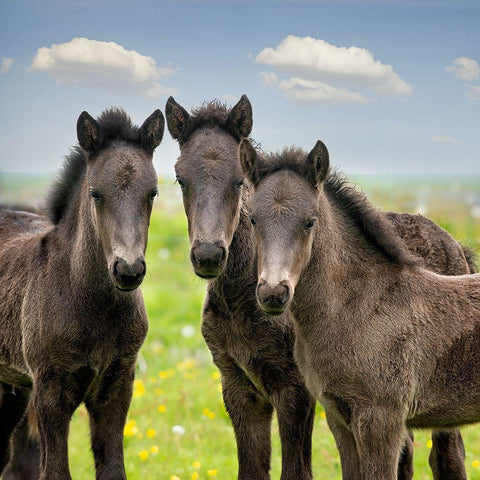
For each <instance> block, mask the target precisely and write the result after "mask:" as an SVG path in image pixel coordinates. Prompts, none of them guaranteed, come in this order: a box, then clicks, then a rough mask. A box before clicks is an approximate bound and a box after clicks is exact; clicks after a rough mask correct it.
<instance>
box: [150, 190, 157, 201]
mask: <svg viewBox="0 0 480 480" xmlns="http://www.w3.org/2000/svg"><path fill="white" fill-rule="evenodd" d="M157 195H158V190H157V189H155V190H152V191H151V193H150V201H151V202H153V201H154V200H155V197H156V196H157Z"/></svg>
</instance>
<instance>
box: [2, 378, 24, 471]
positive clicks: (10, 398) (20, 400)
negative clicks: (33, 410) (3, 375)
mask: <svg viewBox="0 0 480 480" xmlns="http://www.w3.org/2000/svg"><path fill="white" fill-rule="evenodd" d="M29 395H30V391H29V390H25V389H22V388H15V387H13V386H12V385H8V384H7V383H3V382H0V473H2V472H3V469H4V468H5V466H6V465H7V463H8V460H9V458H10V438H11V436H12V433H13V431H14V430H15V427H16V426H17V424H18V423H19V422H20V420H21V419H22V417H23V415H24V413H25V410H26V408H27V404H28V397H29Z"/></svg>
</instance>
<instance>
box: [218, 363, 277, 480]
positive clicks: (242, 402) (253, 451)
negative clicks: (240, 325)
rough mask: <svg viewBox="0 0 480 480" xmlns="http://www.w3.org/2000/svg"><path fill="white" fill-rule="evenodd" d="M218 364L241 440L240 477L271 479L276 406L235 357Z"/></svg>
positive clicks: (256, 479) (234, 427)
mask: <svg viewBox="0 0 480 480" xmlns="http://www.w3.org/2000/svg"><path fill="white" fill-rule="evenodd" d="M217 360H218V359H217ZM216 363H217V362H216ZM217 366H218V367H219V368H220V371H221V374H222V387H223V400H224V402H225V407H226V409H227V412H228V414H229V416H230V419H231V421H232V424H233V430H234V432H235V438H236V441H237V455H238V480H252V479H255V480H268V479H269V478H270V475H269V471H270V452H271V445H270V430H271V422H272V415H273V406H272V405H271V403H270V402H269V401H268V400H267V399H266V398H265V397H263V396H262V394H261V393H260V392H259V391H258V390H257V388H256V387H255V386H254V385H253V384H252V382H251V381H250V380H249V379H248V378H247V376H246V375H245V373H244V372H243V370H241V369H240V368H239V367H238V366H237V365H236V364H235V363H234V362H233V361H227V360H226V359H223V360H222V361H219V362H218V363H217Z"/></svg>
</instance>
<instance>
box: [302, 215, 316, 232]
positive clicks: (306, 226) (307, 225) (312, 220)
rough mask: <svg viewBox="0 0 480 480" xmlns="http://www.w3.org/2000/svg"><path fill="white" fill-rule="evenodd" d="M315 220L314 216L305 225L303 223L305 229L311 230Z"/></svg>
mask: <svg viewBox="0 0 480 480" xmlns="http://www.w3.org/2000/svg"><path fill="white" fill-rule="evenodd" d="M316 222H317V219H316V218H312V219H311V220H310V221H309V222H308V223H307V224H306V225H305V228H306V229H307V230H311V229H312V228H313V227H314V226H315V223H316Z"/></svg>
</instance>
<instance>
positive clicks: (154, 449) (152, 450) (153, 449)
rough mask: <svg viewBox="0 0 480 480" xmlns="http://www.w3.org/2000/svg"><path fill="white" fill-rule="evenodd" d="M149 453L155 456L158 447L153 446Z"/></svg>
mask: <svg viewBox="0 0 480 480" xmlns="http://www.w3.org/2000/svg"><path fill="white" fill-rule="evenodd" d="M150 452H152V453H153V454H154V455H156V454H157V453H158V447H157V446H156V445H154V446H153V447H150Z"/></svg>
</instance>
